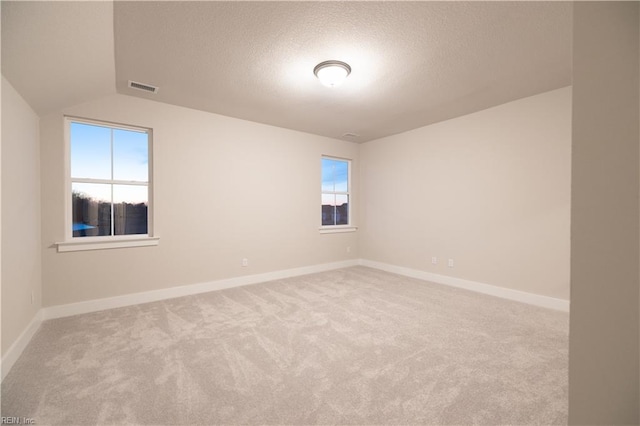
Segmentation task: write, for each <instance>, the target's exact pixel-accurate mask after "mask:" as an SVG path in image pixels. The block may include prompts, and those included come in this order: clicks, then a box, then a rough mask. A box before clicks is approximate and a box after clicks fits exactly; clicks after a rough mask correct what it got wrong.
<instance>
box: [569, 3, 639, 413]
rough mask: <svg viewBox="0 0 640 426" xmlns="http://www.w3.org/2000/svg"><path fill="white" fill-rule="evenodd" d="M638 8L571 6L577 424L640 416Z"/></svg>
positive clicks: (573, 404)
mask: <svg viewBox="0 0 640 426" xmlns="http://www.w3.org/2000/svg"><path fill="white" fill-rule="evenodd" d="M638 13H639V8H638V3H636V2H628V3H622V2H609V3H607V2H593V3H589V2H584V3H582V2H578V3H576V4H575V6H574V28H573V31H574V37H573V46H574V47H573V53H574V55H573V146H572V185H571V192H572V198H571V318H570V321H571V331H570V339H569V422H570V423H571V424H638V422H639V420H640V419H639V417H638V416H639V413H638V409H639V405H638V399H639V397H640V395H639V388H638V374H639V371H638V362H639V359H638V358H639V340H638V332H639V329H638V326H639V315H638V306H639V294H638V291H639V269H638V260H639V256H640V251H639V247H638V245H639V236H638V235H639V234H638V232H639V229H638V228H639V217H640V210H639V206H638V192H639V190H640V186H639V183H638V175H639V155H640V153H639V132H640V131H639V127H638V117H639V113H640V109H639V108H640V107H639V99H638V96H639V84H638V79H639V57H638V55H639V34H638Z"/></svg>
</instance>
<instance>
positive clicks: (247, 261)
mask: <svg viewBox="0 0 640 426" xmlns="http://www.w3.org/2000/svg"><path fill="white" fill-rule="evenodd" d="M245 266H249V259H247V258H246V257H245V258H243V259H242V267H245Z"/></svg>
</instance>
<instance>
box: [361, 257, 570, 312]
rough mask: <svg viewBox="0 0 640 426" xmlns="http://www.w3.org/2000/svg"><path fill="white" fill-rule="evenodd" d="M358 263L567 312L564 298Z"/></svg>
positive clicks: (421, 272)
mask: <svg viewBox="0 0 640 426" xmlns="http://www.w3.org/2000/svg"><path fill="white" fill-rule="evenodd" d="M360 265H362V266H368V267H370V268H375V269H380V270H382V271H387V272H392V273H394V274H399V275H404V276H407V277H411V278H417V279H420V280H424V281H430V282H433V283H438V284H444V285H448V286H452V287H458V288H463V289H466V290H471V291H475V292H477V293H483V294H489V295H491V296H496V297H500V298H503V299H509V300H515V301H517V302H522V303H527V304H529V305H535V306H540V307H543V308H549V309H554V310H557V311H563V312H569V306H570V304H569V301H568V300H564V299H556V298H554V297H549V296H541V295H539V294H534V293H527V292H524V291H519V290H512V289H509V288H504V287H497V286H494V285H490V284H484V283H480V282H476V281H469V280H465V279H462V278H455V277H449V276H446V275H439V274H434V273H431V272H425V271H420V270H417V269H411V268H405V267H402V266H395V265H390V264H387V263H381V262H375V261H372V260H367V259H360Z"/></svg>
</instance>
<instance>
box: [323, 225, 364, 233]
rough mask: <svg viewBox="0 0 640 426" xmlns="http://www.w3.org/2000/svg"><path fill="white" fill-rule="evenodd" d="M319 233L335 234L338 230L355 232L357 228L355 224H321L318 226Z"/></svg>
mask: <svg viewBox="0 0 640 426" xmlns="http://www.w3.org/2000/svg"><path fill="white" fill-rule="evenodd" d="M319 229H320V233H321V234H337V233H339V232H356V231H357V230H358V227H357V226H321V227H320V228H319Z"/></svg>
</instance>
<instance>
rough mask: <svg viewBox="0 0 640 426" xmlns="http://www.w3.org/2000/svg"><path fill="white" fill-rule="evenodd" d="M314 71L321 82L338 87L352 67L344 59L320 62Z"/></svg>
mask: <svg viewBox="0 0 640 426" xmlns="http://www.w3.org/2000/svg"><path fill="white" fill-rule="evenodd" d="M313 73H314V74H315V75H316V77H318V79H319V80H320V83H322V84H324V85H325V86H327V87H336V86H339V85H340V84H342V82H343V81H344V80H345V79H346V78H347V76H348V75H349V74H350V73H351V67H350V66H349V64H347V63H346V62H342V61H324V62H320V63H319V64H318V65H316V67H315V68H314V69H313Z"/></svg>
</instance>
